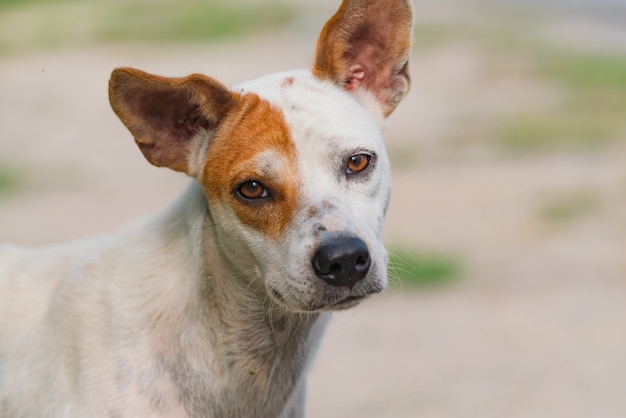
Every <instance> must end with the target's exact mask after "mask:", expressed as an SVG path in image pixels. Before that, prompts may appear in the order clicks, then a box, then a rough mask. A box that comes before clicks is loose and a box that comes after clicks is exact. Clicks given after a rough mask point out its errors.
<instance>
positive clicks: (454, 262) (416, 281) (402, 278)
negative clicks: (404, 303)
mask: <svg viewBox="0 0 626 418" xmlns="http://www.w3.org/2000/svg"><path fill="white" fill-rule="evenodd" d="M388 250H389V263H388V267H387V271H388V275H389V277H390V280H391V282H392V283H393V282H394V281H395V280H397V281H399V282H400V283H402V284H404V285H409V286H439V285H444V284H448V283H452V282H454V281H455V280H457V279H459V278H460V277H461V276H462V267H461V262H460V261H459V260H458V259H457V258H456V257H454V256H452V255H449V254H442V253H421V252H417V251H414V250H409V249H406V248H401V247H394V246H391V247H390V248H388Z"/></svg>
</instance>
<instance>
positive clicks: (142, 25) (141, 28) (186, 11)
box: [0, 0, 297, 53]
mask: <svg viewBox="0 0 626 418" xmlns="http://www.w3.org/2000/svg"><path fill="white" fill-rule="evenodd" d="M296 14H297V10H296V8H295V6H293V5H292V4H290V3H288V2H287V1H286V0H282V1H281V0H268V1H266V2H248V1H245V0H243V1H240V2H229V1H227V0H179V1H176V0H152V1H149V0H134V1H125V0H109V1H97V0H84V1H78V0H38V1H37V0H29V1H26V2H18V1H16V0H9V1H7V0H3V3H1V5H0V51H4V52H5V53H6V52H15V51H24V50H32V49H41V48H50V47H56V46H59V45H64V46H67V45H84V44H92V43H111V42H122V41H123V42H129V41H131V42H132V41H137V42H161V41H168V42H172V41H191V40H207V39H221V38H228V37H233V36H239V35H243V34H246V33H251V32H258V31H259V30H260V29H263V28H270V27H280V26H281V25H285V24H286V23H288V22H290V21H291V20H292V19H293V18H294V16H296Z"/></svg>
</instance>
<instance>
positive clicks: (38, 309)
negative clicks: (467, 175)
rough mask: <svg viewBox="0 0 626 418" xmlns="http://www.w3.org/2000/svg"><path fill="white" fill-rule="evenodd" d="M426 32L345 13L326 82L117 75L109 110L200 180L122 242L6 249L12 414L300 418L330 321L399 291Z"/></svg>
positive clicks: (397, 7)
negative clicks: (397, 256) (395, 149)
mask: <svg viewBox="0 0 626 418" xmlns="http://www.w3.org/2000/svg"><path fill="white" fill-rule="evenodd" d="M412 19H413V17H412V7H411V4H410V1H407V0H345V1H343V3H342V4H341V6H340V8H339V10H338V11H337V13H336V14H335V15H334V16H333V17H332V18H331V19H330V20H329V21H328V22H327V23H326V25H325V26H324V28H323V30H322V32H321V35H320V37H319V40H318V43H317V48H316V56H315V57H314V64H313V68H312V70H297V71H289V72H284V73H278V74H271V75H268V76H264V77H261V78H259V79H257V80H254V81H250V82H244V83H243V84H240V85H238V86H235V87H233V88H227V87H225V86H224V85H222V84H221V83H220V82H218V81H216V80H214V79H212V78H209V77H207V76H204V75H198V74H194V75H190V76H187V77H184V78H166V77H161V76H156V75H151V74H148V73H145V72H142V71H139V70H136V69H130V68H118V69H115V70H114V71H113V73H112V75H111V79H110V82H109V97H110V103H111V106H112V108H113V111H114V112H115V114H116V115H117V116H118V117H119V119H120V120H121V122H122V123H123V124H124V125H125V126H126V127H127V128H128V130H129V131H130V133H131V134H132V136H133V137H134V139H135V142H136V143H137V145H138V147H139V149H140V150H141V152H142V153H143V155H144V156H145V158H146V159H147V160H148V162H150V163H151V164H153V165H155V166H159V167H168V168H170V169H172V170H174V171H179V172H183V173H186V174H187V175H188V176H189V177H191V180H190V185H189V186H188V188H187V189H186V190H185V191H184V192H183V194H182V195H181V197H180V198H178V199H177V200H176V201H175V202H173V203H172V204H171V205H170V206H169V207H167V208H166V209H165V210H163V211H161V212H159V213H157V214H156V215H153V216H151V217H148V218H146V219H144V220H140V221H136V222H134V223H131V224H129V225H127V226H126V227H124V228H123V229H122V230H120V231H118V232H117V233H116V234H113V235H110V236H103V237H99V238H93V239H88V240H84V241H79V242H75V243H70V244H65V245H59V246H53V247H48V248H42V249H36V250H27V249H22V248H18V247H14V246H9V245H5V246H3V247H1V248H0V416H2V417H13V418H21V417H29V418H31V417H220V418H223V417H302V416H303V415H304V408H305V407H304V405H305V387H306V378H305V375H306V370H307V367H308V365H309V363H310V360H311V357H312V356H313V354H314V352H315V350H316V347H317V345H318V342H319V340H320V337H321V335H322V333H323V329H324V326H325V324H326V322H327V317H328V315H329V312H330V311H335V310H341V309H347V308H350V307H353V306H355V305H357V304H358V303H359V302H361V301H362V300H363V299H365V298H366V297H368V296H369V295H372V294H375V293H378V292H380V291H382V290H383V289H384V288H385V286H386V283H387V276H386V263H387V253H386V251H385V249H384V246H383V244H382V231H383V220H384V215H385V212H386V209H387V205H388V201H389V196H390V190H391V172H390V164H389V160H388V157H387V154H386V151H385V145H384V141H383V135H382V131H383V127H384V124H385V120H386V117H387V116H389V115H390V114H391V113H392V112H393V111H394V109H395V108H396V106H397V105H398V103H399V102H400V101H401V100H402V98H403V97H404V96H405V95H406V93H407V92H408V90H409V84H410V77H409V71H408V68H409V53H410V45H411V38H412V27H413V25H412Z"/></svg>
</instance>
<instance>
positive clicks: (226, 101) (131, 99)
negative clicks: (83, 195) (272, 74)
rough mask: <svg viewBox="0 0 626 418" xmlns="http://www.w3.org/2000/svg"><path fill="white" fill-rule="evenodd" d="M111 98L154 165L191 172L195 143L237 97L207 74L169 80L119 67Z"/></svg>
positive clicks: (136, 140)
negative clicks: (199, 133) (203, 131)
mask: <svg viewBox="0 0 626 418" xmlns="http://www.w3.org/2000/svg"><path fill="white" fill-rule="evenodd" d="M109 100H110V102H111V107H112V108H113V111H114V112H115V114H117V116H118V117H119V118H120V120H121V121H122V123H123V124H124V125H126V127H127V128H128V130H129V131H130V132H131V134H132V135H133V136H134V137H135V142H137V145H138V146H139V148H140V149H141V152H142V153H143V155H144V156H145V157H146V159H147V160H148V161H149V162H150V163H152V164H154V165H156V166H159V167H169V168H171V169H172V170H176V171H181V172H185V173H188V174H190V173H189V167H188V165H189V164H188V162H189V158H190V157H191V156H190V152H191V151H192V146H193V145H192V139H193V138H194V136H196V134H197V133H198V132H200V131H201V130H206V131H211V130H214V129H215V128H216V127H217V125H218V124H219V122H220V120H222V118H223V117H224V115H225V114H226V113H227V112H228V110H229V109H230V108H232V107H233V106H234V104H235V103H236V101H237V95H236V93H233V92H231V91H229V90H228V89H227V88H226V87H224V86H223V85H222V84H221V83H219V82H217V81H215V80H213V79H211V78H209V77H206V76H203V75H198V74H194V75H190V76H188V77H185V78H166V77H159V76H155V75H152V74H148V73H145V72H143V71H139V70H135V69H132V68H117V69H116V70H114V71H113V73H112V74H111V80H110V81H109Z"/></svg>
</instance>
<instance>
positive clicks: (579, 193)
mask: <svg viewBox="0 0 626 418" xmlns="http://www.w3.org/2000/svg"><path fill="white" fill-rule="evenodd" d="M598 205H599V197H598V196H597V194H596V193H594V192H593V191H591V190H588V189H584V190H576V191H573V192H570V193H566V194H562V195H558V196H553V197H552V198H551V199H550V200H548V201H547V202H546V203H545V204H544V206H543V207H542V208H541V209H540V211H539V217H540V219H541V220H543V221H544V222H545V223H547V224H549V225H556V226H564V225H570V224H572V223H573V222H575V221H577V220H580V219H582V218H584V217H586V216H588V215H590V214H592V213H593V212H595V211H596V209H597V208H598Z"/></svg>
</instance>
